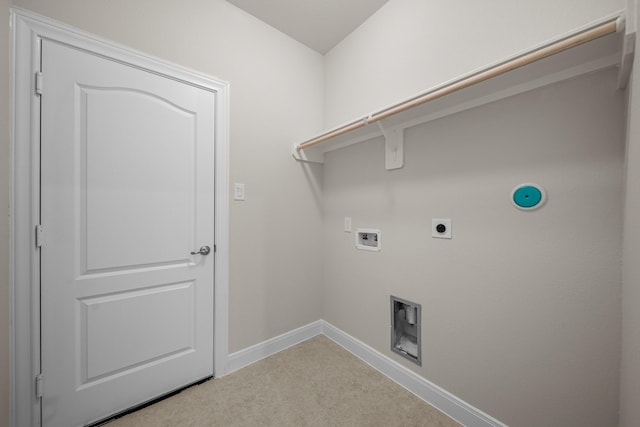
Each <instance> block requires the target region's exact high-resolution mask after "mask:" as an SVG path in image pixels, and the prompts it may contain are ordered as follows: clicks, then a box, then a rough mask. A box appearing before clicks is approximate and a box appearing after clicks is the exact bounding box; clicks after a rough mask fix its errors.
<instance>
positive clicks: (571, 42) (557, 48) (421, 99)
mask: <svg viewBox="0 0 640 427" xmlns="http://www.w3.org/2000/svg"><path fill="white" fill-rule="evenodd" d="M620 20H621V17H619V18H615V19H613V20H611V21H608V22H605V23H604V24H600V25H598V26H595V27H593V28H590V29H588V30H585V31H582V32H580V33H578V34H574V35H572V36H569V37H567V38H565V39H562V40H559V41H557V42H555V43H551V44H549V45H547V46H544V47H542V48H540V49H536V50H534V51H532V52H529V53H525V54H523V55H521V56H519V57H517V58H514V59H511V60H509V61H506V62H503V63H502V64H498V65H496V66H493V67H490V68H487V69H486V70H484V71H480V72H478V73H476V74H473V75H471V76H469V77H465V78H462V79H460V80H457V81H454V82H452V83H450V84H448V85H446V86H443V87H441V88H438V89H435V90H433V91H431V92H427V93H425V94H423V95H420V96H418V97H416V98H413V99H409V100H408V101H405V102H403V103H400V104H397V105H394V106H393V107H390V108H387V109H385V110H382V111H379V112H377V113H373V114H371V115H370V116H368V117H364V118H362V119H360V120H357V121H354V122H351V123H349V124H346V125H344V126H342V127H339V128H337V129H334V130H332V131H330V132H327V133H325V134H322V135H320V136H318V137H316V138H313V139H310V140H308V141H306V142H303V143H301V144H298V145H297V146H296V150H298V151H300V150H303V149H305V148H309V147H312V146H314V145H316V144H320V143H322V142H324V141H327V140H329V139H331V138H334V137H336V136H340V135H343V134H345V133H348V132H350V131H352V130H355V129H359V128H361V127H364V126H366V125H368V124H371V123H375V122H377V121H380V120H383V119H386V118H387V117H390V116H393V115H395V114H398V113H401V112H403V111H406V110H408V109H411V108H413V107H417V106H418V105H421V104H424V103H426V102H429V101H433V100H434V99H437V98H441V97H443V96H445V95H448V94H450V93H453V92H456V91H459V90H461V89H464V88H467V87H469V86H473V85H475V84H478V83H481V82H484V81H485V80H489V79H490V78H493V77H496V76H499V75H501V74H504V73H506V72H508V71H512V70H515V69H516V68H520V67H523V66H525V65H528V64H531V63H533V62H536V61H539V60H541V59H544V58H547V57H548V56H551V55H554V54H556V53H560V52H562V51H565V50H567V49H570V48H572V47H575V46H578V45H581V44H583V43H586V42H589V41H591V40H595V39H597V38H600V37H603V36H606V35H608V34H611V33H615V32H616V31H618V25H619V21H620Z"/></svg>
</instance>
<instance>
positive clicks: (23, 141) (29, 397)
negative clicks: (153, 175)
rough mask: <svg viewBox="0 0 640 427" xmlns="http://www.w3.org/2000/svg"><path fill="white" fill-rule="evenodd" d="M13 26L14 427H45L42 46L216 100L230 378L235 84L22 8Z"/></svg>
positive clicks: (220, 279)
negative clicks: (53, 44) (105, 61)
mask: <svg viewBox="0 0 640 427" xmlns="http://www.w3.org/2000/svg"><path fill="white" fill-rule="evenodd" d="M11 24H12V37H13V39H12V89H13V90H12V105H13V117H12V119H13V120H12V138H11V141H12V195H11V220H10V227H11V241H10V253H11V260H10V268H11V272H10V295H11V300H10V310H11V344H10V348H11V351H12V353H11V389H10V399H11V402H10V408H11V425H12V426H16V427H17V426H40V399H39V398H37V397H36V376H37V375H38V374H40V302H39V301H40V280H39V278H40V266H39V264H40V262H39V261H40V258H39V252H38V250H37V248H36V245H35V228H36V225H37V224H38V221H39V211H40V202H39V200H40V185H39V182H40V167H39V165H40V154H39V149H40V148H39V145H40V99H39V96H38V95H37V94H36V87H35V81H36V78H35V76H36V73H37V72H38V71H39V69H40V65H39V64H40V40H41V39H51V40H55V41H58V42H61V43H66V44H68V45H71V46H75V47H78V48H80V49H84V50H87V51H89V52H93V53H96V54H98V55H103V56H105V57H109V58H112V59H115V60H117V61H122V62H125V63H128V64H131V65H133V66H135V67H139V68H142V69H144V70H148V71H150V72H153V73H158V74H161V75H164V76H166V77H168V78H172V79H177V80H181V81H184V82H187V83H189V84H191V85H196V86H200V87H203V88H206V89H208V90H212V91H215V92H216V108H215V122H216V131H215V214H214V224H215V236H216V242H215V247H216V254H215V270H214V271H215V277H214V282H215V283H214V375H215V376H221V375H224V374H225V373H226V372H227V370H228V353H229V352H228V299H229V297H228V295H229V291H228V289H229V285H228V277H229V268H228V266H229V255H228V254H229V250H228V249H229V232H228V229H229V213H228V212H229V197H228V196H229V194H228V193H229V189H228V188H229V184H228V183H229V179H228V149H229V148H228V147H229V143H228V127H229V126H228V111H229V99H228V96H229V85H228V83H226V82H224V81H222V80H220V79H216V78H213V77H209V76H206V75H203V74H200V73H196V72H194V71H191V70H187V69H184V68H182V67H179V66H177V65H173V64H169V63H167V62H164V61H161V60H159V59H156V58H153V57H150V56H147V55H144V54H141V53H139V52H136V51H133V50H131V49H128V48H125V47H122V46H119V45H116V44H114V43H112V42H109V41H106V40H102V39H100V38H97V37H95V36H91V35H89V34H86V33H84V32H82V31H80V30H77V29H75V28H72V27H69V26H66V25H64V24H61V23H59V22H56V21H53V20H51V19H48V18H46V17H43V16H40V15H37V14H34V13H32V12H28V11H24V10H21V9H18V8H12V9H11ZM45 82H46V77H45ZM45 84H46V83H45ZM44 380H45V381H46V378H45V379H44Z"/></svg>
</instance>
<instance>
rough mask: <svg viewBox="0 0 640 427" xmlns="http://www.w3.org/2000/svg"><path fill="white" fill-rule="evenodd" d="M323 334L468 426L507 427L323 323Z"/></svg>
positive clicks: (344, 333) (330, 325)
mask: <svg viewBox="0 0 640 427" xmlns="http://www.w3.org/2000/svg"><path fill="white" fill-rule="evenodd" d="M321 322H322V333H323V334H324V335H326V336H327V337H328V338H330V339H331V340H333V341H335V342H336V343H337V344H340V345H341V346H342V347H344V348H345V349H346V350H348V351H350V352H351V353H353V354H354V355H356V356H358V357H359V358H360V359H362V360H363V361H364V362H366V363H367V364H369V365H371V366H372V367H373V368H375V369H376V370H378V371H380V372H381V373H382V374H384V375H385V376H387V377H389V378H390V379H392V380H393V381H395V382H396V383H398V384H400V385H401V386H403V387H404V388H406V389H407V390H409V391H410V392H412V393H414V394H415V395H416V396H418V397H420V398H421V399H422V400H424V401H425V402H427V403H429V404H430V405H432V406H434V407H435V408H437V409H439V410H440V411H442V412H444V413H445V414H447V415H448V416H449V417H451V418H453V419H454V420H456V421H458V422H459V423H461V424H463V425H465V426H468V427H506V425H505V424H503V423H501V422H500V421H498V420H496V419H495V418H493V417H491V416H490V415H487V414H485V413H484V412H482V411H481V410H479V409H477V408H475V407H473V406H471V405H470V404H468V403H467V402H465V401H463V400H462V399H460V398H458V397H456V396H454V395H453V394H451V393H449V392H448V391H446V390H444V389H442V388H440V387H438V386H437V385H435V384H433V383H432V382H430V381H428V380H426V379H425V378H423V377H421V376H420V375H418V374H416V373H415V372H413V371H411V370H409V369H407V368H405V367H404V366H402V365H401V364H399V363H398V362H396V361H395V360H392V359H390V358H389V357H387V356H385V355H384V354H382V353H380V352H379V351H377V350H375V349H373V348H371V347H369V346H368V345H367V344H365V343H363V342H362V341H360V340H358V339H356V338H354V337H352V336H351V335H349V334H347V333H346V332H344V331H342V330H340V329H338V328H336V327H335V326H333V325H332V324H330V323H328V322H326V321H324V320H322V321H321Z"/></svg>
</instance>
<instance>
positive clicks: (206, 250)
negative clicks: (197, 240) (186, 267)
mask: <svg viewBox="0 0 640 427" xmlns="http://www.w3.org/2000/svg"><path fill="white" fill-rule="evenodd" d="M209 252H211V248H210V247H209V246H203V247H201V248H200V250H199V251H198V252H191V255H198V254H200V255H209Z"/></svg>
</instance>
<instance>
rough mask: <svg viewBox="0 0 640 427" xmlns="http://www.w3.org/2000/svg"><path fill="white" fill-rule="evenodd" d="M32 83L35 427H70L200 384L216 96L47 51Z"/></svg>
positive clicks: (206, 332) (79, 55)
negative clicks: (36, 145)
mask: <svg viewBox="0 0 640 427" xmlns="http://www.w3.org/2000/svg"><path fill="white" fill-rule="evenodd" d="M42 74H43V78H42V81H43V95H42V110H41V111H42V112H41V174H42V175H41V224H42V227H43V233H42V247H41V271H42V274H41V298H42V300H41V310H42V314H41V316H42V317H41V319H42V325H41V331H42V336H41V351H42V353H41V354H42V379H43V381H42V390H43V398H42V424H43V426H46V427H54V426H60V427H70V426H77V425H84V424H87V423H90V422H93V421H96V420H100V419H102V418H104V417H108V416H109V415H111V414H114V413H116V412H119V411H121V410H124V409H127V408H129V407H132V406H134V405H136V404H139V403H141V402H145V401H147V400H149V399H152V398H154V397H157V396H160V395H162V394H164V393H167V392H169V391H172V390H174V389H176V388H180V387H181V386H184V385H188V384H190V383H193V382H195V381H198V380H200V379H202V378H205V377H208V376H211V375H212V374H213V277H214V275H213V273H214V272H213V265H214V260H213V247H214V235H213V234H214V232H213V230H214V221H213V220H214V191H213V190H214V104H215V102H214V101H215V93H214V92H212V91H209V90H205V89H203V88H199V87H196V86H193V85H189V84H187V83H185V82H181V81H178V80H175V79H170V78H167V77H164V76H161V75H158V74H155V73H151V72H147V71H144V70H142V69H139V68H136V67H133V66H130V65H127V64H123V63H120V62H117V61H113V60H110V59H108V58H105V57H101V56H97V55H93V54H91V53H88V52H85V51H81V50H78V49H75V48H72V47H69V46H66V45H63V44H59V43H56V42H54V41H48V40H44V41H43V44H42ZM203 246H209V247H211V254H209V255H203V254H195V255H192V254H190V252H192V251H197V250H199V249H200V248H201V247H203Z"/></svg>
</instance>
